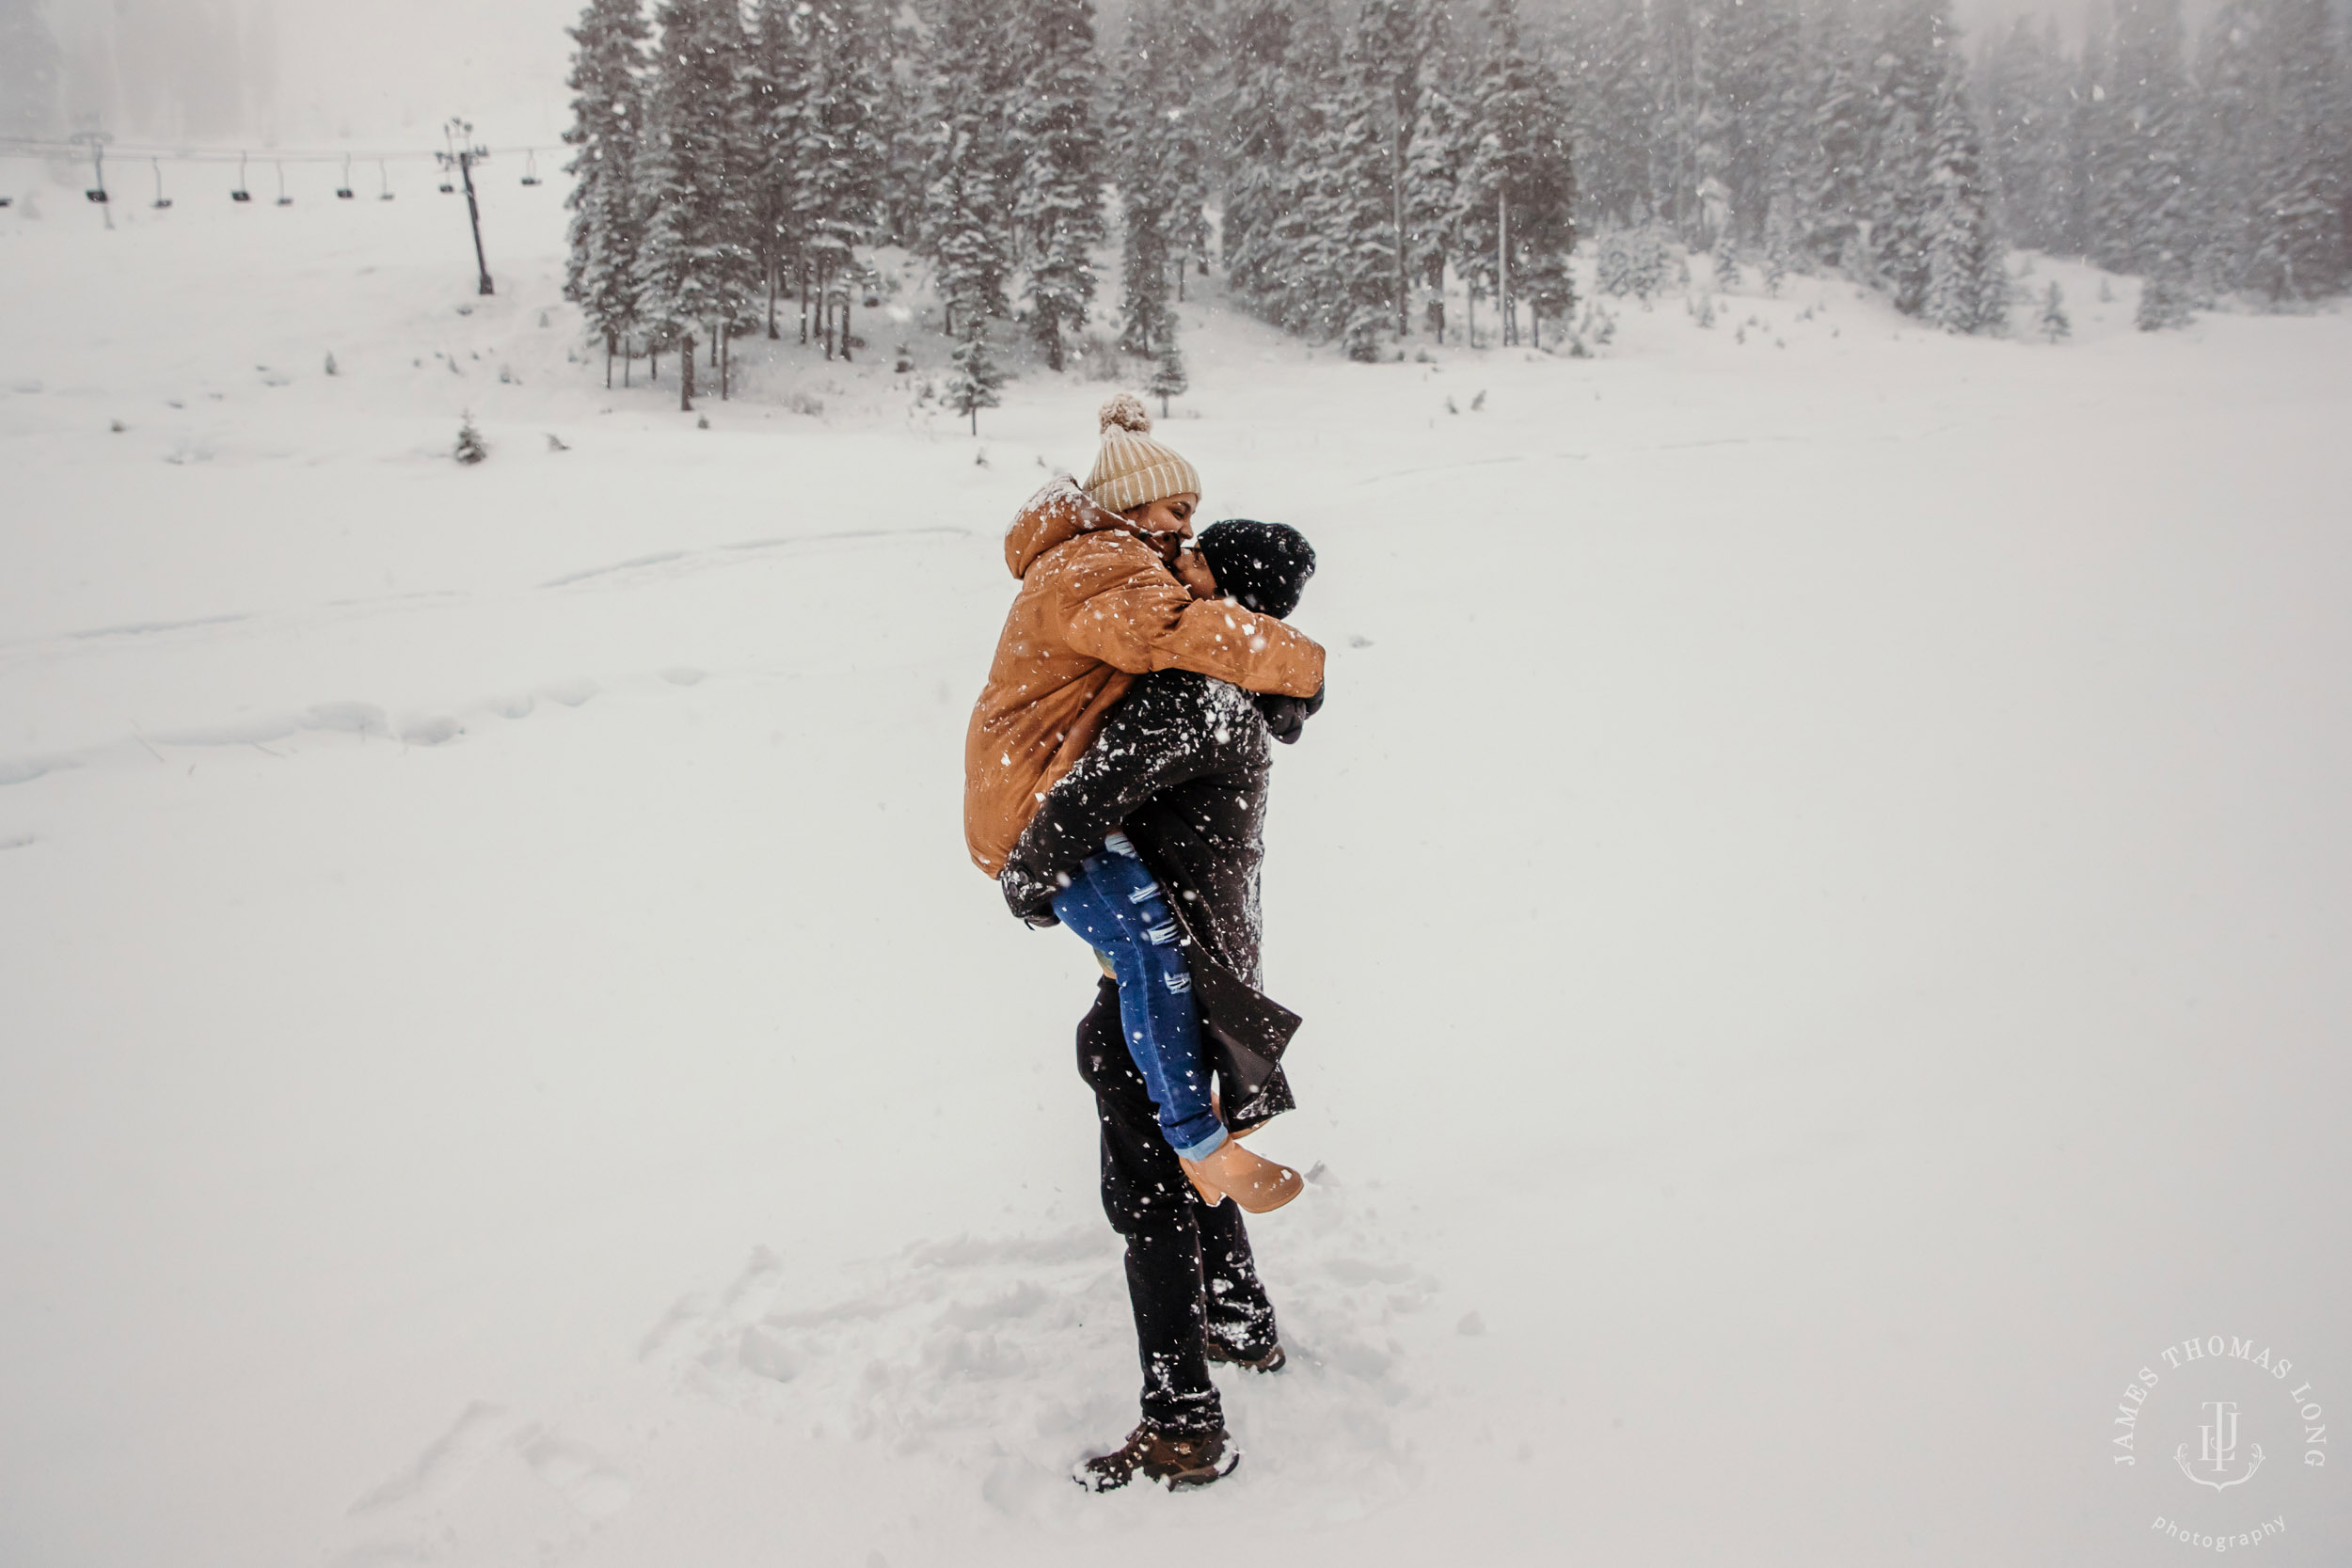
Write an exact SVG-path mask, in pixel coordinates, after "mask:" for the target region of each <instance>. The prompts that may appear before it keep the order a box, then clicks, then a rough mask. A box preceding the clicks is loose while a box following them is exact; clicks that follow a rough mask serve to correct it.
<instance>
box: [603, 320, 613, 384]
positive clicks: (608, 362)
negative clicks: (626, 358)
mask: <svg viewBox="0 0 2352 1568" xmlns="http://www.w3.org/2000/svg"><path fill="white" fill-rule="evenodd" d="M604 389H605V390H606V391H608V392H609V391H611V390H612V333H610V332H608V333H606V334H605V335H604Z"/></svg>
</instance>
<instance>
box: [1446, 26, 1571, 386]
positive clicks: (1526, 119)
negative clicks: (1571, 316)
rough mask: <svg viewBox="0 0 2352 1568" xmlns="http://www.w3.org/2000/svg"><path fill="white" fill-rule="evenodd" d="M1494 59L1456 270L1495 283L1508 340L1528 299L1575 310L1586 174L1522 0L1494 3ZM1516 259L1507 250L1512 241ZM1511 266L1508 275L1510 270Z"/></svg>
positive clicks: (1475, 123) (1478, 122) (1482, 99)
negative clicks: (1579, 169) (1530, 40)
mask: <svg viewBox="0 0 2352 1568" xmlns="http://www.w3.org/2000/svg"><path fill="white" fill-rule="evenodd" d="M1486 35H1487V46H1486V61H1485V63H1484V65H1483V66H1482V67H1481V69H1480V71H1479V76H1478V85H1477V90H1476V96H1475V99H1474V102H1473V106H1472V111H1471V119H1470V126H1469V132H1470V135H1471V136H1472V137H1474V138H1475V139H1474V141H1473V142H1472V149H1473V150H1472V151H1471V154H1470V160H1469V163H1468V166H1466V167H1465V168H1464V169H1463V171H1462V176H1461V183H1460V190H1459V196H1458V205H1457V209H1456V210H1457V212H1458V214H1459V217H1458V219H1457V221H1456V232H1457V234H1458V236H1459V240H1458V243H1459V245H1460V246H1461V250H1460V257H1459V260H1458V261H1457V263H1456V270H1457V271H1459V272H1460V273H1461V274H1462V275H1463V276H1464V277H1468V278H1470V279H1473V280H1476V281H1480V282H1485V283H1486V284H1488V285H1490V286H1491V287H1493V288H1494V289H1496V290H1497V291H1498V293H1499V294H1500V296H1501V297H1500V298H1499V301H1498V303H1500V304H1502V305H1503V306H1504V307H1505V308H1506V313H1505V315H1504V317H1503V331H1502V340H1501V341H1503V342H1505V343H1509V342H1512V341H1516V330H1517V329H1516V325H1515V321H1516V310H1515V309H1510V308H1511V307H1513V306H1515V305H1516V304H1517V302H1518V301H1520V300H1524V301H1526V303H1527V304H1528V306H1529V307H1530V309H1531V315H1532V319H1533V321H1534V323H1535V331H1536V334H1537V337H1538V340H1539V341H1540V338H1541V334H1542V330H1543V328H1542V325H1541V324H1542V323H1543V322H1544V321H1546V320H1554V321H1556V320H1559V319H1561V318H1564V317H1565V316H1566V315H1567V314H1568V312H1569V311H1570V310H1571V309H1573V308H1574V305H1575V297H1574V293H1573V291H1572V289H1571V288H1570V285H1569V276H1568V264H1567V262H1568V253H1569V252H1570V250H1572V249H1573V248H1574V247H1575V244H1576V172H1575V166H1574V160H1573V153H1572V151H1571V141H1570V132H1569V118H1568V115H1567V112H1566V109H1565V104H1564V103H1563V102H1562V95H1561V91H1560V87H1559V83H1558V78H1557V77H1556V76H1555V75H1554V74H1553V73H1552V72H1551V71H1550V70H1549V67H1548V66H1546V65H1545V64H1544V63H1543V62H1541V61H1539V60H1538V59H1536V58H1535V57H1534V55H1531V54H1530V53H1529V52H1528V51H1527V49H1526V48H1525V46H1524V44H1523V42H1522V40H1521V38H1520V33H1519V26H1518V9H1517V7H1516V4H1515V0H1488V3H1487V10H1486ZM1506 229H1507V234H1508V239H1507V256H1506V255H1503V254H1502V253H1501V251H1502V248H1503V247H1504V246H1505V231H1506ZM1506 265H1507V273H1508V276H1507V277H1506V276H1504V268H1505V266H1506Z"/></svg>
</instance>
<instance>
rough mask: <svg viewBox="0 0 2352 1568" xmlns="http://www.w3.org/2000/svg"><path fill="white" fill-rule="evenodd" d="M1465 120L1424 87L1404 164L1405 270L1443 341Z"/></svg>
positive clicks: (1433, 88)
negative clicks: (1447, 262) (1448, 259)
mask: <svg viewBox="0 0 2352 1568" xmlns="http://www.w3.org/2000/svg"><path fill="white" fill-rule="evenodd" d="M1461 138H1462V117H1461V115H1460V113H1459V111H1457V110H1456V109H1455V108H1454V100H1453V99H1452V98H1451V97H1449V96H1448V95H1447V92H1446V89H1445V87H1444V86H1443V85H1442V84H1440V83H1438V82H1435V81H1432V82H1428V83H1425V84H1423V86H1422V89H1421V103H1420V104H1419V106H1418V108H1417V109H1416V110H1415V112H1414V115H1413V136H1412V142H1411V147H1410V150H1409V151H1408V152H1407V153H1406V159H1405V266H1406V276H1407V277H1408V278H1409V279H1410V282H1411V285H1412V287H1413V288H1414V290H1415V291H1416V292H1417V293H1419V294H1420V296H1421V300H1422V325H1423V327H1424V328H1425V329H1426V330H1427V331H1428V332H1430V333H1431V334H1432V335H1433V336H1435V337H1436V338H1437V340H1438V341H1439V342H1443V341H1445V266H1446V260H1447V258H1448V257H1450V256H1451V255H1453V254H1454V248H1455V245H1456V243H1457V242H1456V237H1455V233H1454V226H1455V221H1456V218H1457V216H1458V214H1459V212H1460V208H1461V193H1460V191H1459V189H1458V181H1457V179H1456V171H1457V170H1458V169H1459V168H1460V167H1461V165H1462V160H1463V157H1464V153H1463V149H1462V145H1461Z"/></svg>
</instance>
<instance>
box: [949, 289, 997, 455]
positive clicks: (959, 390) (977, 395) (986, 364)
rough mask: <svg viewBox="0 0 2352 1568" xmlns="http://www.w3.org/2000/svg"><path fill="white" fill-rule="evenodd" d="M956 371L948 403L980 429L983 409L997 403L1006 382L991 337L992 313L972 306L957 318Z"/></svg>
mask: <svg viewBox="0 0 2352 1568" xmlns="http://www.w3.org/2000/svg"><path fill="white" fill-rule="evenodd" d="M955 367H956V369H955V373H954V374H953V375H951V376H949V377H948V379H947V406H948V407H950V408H952V409H954V410H955V411H956V412H957V413H959V414H961V415H964V416H965V417H966V418H968V419H969V420H971V421H972V434H973V435H975V436H977V435H978V434H979V433H980V410H981V409H983V408H993V407H995V406H996V405H997V403H998V401H999V400H998V398H997V396H996V389H997V388H1000V387H1002V386H1003V385H1004V384H1005V372H1003V371H1001V370H999V369H998V368H997V365H996V356H995V354H994V351H993V349H992V348H991V347H990V345H989V341H988V317H987V316H985V315H983V314H982V313H981V312H979V311H977V310H968V311H966V312H964V313H963V314H962V315H961V316H960V317H959V318H958V319H957V322H956V351H955Z"/></svg>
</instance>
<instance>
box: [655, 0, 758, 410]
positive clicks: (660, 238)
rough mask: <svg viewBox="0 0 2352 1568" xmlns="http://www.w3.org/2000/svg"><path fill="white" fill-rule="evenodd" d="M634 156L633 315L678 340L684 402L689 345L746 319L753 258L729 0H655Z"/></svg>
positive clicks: (660, 342) (754, 274)
mask: <svg viewBox="0 0 2352 1568" xmlns="http://www.w3.org/2000/svg"><path fill="white" fill-rule="evenodd" d="M655 21H656V25H657V26H658V27H659V29H660V36H659V39H658V40H657V48H656V52H655V68H654V71H653V72H652V78H651V84H650V90H649V91H648V93H647V95H646V113H645V134H644V143H643V145H642V147H641V149H640V156H639V158H638V161H637V167H638V200H639V202H640V203H641V204H642V206H643V208H644V212H645V213H646V214H647V216H646V221H645V231H644V242H643V244H642V245H641V246H640V248H639V250H638V253H637V259H636V278H637V287H638V311H639V319H640V320H641V321H642V322H643V323H644V326H645V330H646V331H647V332H648V333H649V334H650V341H651V343H652V345H653V346H656V347H667V346H673V345H675V346H676V347H677V348H678V349H679V350H680V355H679V369H680V371H681V372H682V373H681V374H680V375H679V378H678V398H679V406H680V407H691V406H692V399H693V395H694V377H693V347H694V344H695V342H696V341H698V340H700V341H708V334H709V332H710V330H711V328H712V326H713V325H714V324H717V325H719V326H720V327H721V329H722V330H724V329H726V328H727V327H730V326H739V325H745V324H747V323H748V322H749V321H751V320H754V319H755V310H754V301H755V293H756V290H757V283H758V261H757V259H756V257H755V255H754V253H753V250H752V246H751V245H750V243H749V240H750V238H751V235H752V231H753V230H754V228H755V223H754V219H753V215H752V207H751V202H750V199H749V198H750V188H751V182H750V181H749V180H748V179H745V178H742V177H741V169H742V165H743V160H744V158H745V155H746V151H747V148H748V143H749V137H748V135H747V134H746V125H747V114H746V104H747V100H746V97H745V95H744V93H743V91H742V80H743V72H742V70H741V54H742V49H741V24H740V21H739V16H738V13H737V11H736V9H735V7H734V4H733V0H663V3H662V5H661V7H660V10H659V11H657V12H656V15H655Z"/></svg>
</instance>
